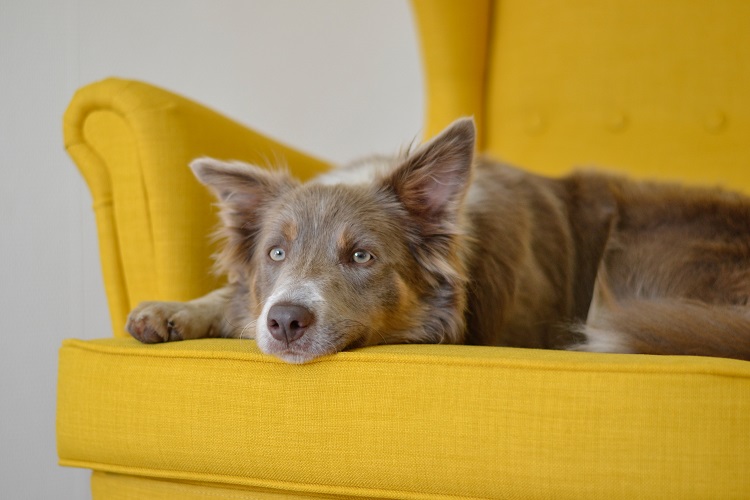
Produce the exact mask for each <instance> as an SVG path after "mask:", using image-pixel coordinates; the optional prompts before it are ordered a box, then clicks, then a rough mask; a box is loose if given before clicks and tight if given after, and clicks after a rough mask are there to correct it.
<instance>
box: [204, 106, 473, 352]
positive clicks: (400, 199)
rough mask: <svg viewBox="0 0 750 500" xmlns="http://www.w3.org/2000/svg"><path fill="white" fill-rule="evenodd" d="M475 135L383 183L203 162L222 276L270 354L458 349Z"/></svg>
mask: <svg viewBox="0 0 750 500" xmlns="http://www.w3.org/2000/svg"><path fill="white" fill-rule="evenodd" d="M474 136H475V132H474V124H473V121H472V120H470V119H464V120H459V121H457V122H455V123H454V124H452V125H451V126H450V127H448V128H447V129H446V130H445V131H444V132H443V133H441V134H440V135H439V136H438V137H436V138H435V139H433V140H432V141H431V142H429V143H427V144H425V145H423V146H421V147H420V148H418V149H417V150H416V151H414V152H413V153H411V154H409V155H408V156H406V157H405V158H403V159H400V160H397V161H395V162H394V165H393V166H392V167H391V168H389V169H386V170H385V171H383V172H382V173H380V174H378V175H375V176H374V179H373V180H370V181H367V182H361V183H353V184H334V185H327V184H324V183H316V182H314V181H313V182H310V183H307V184H301V183H299V182H298V181H296V180H295V179H293V178H292V177H290V176H289V175H288V174H286V173H284V172H280V171H269V170H265V169H261V168H258V167H254V166H250V165H246V164H240V163H222V162H218V161H216V160H212V159H200V160H196V161H195V162H193V164H192V168H193V170H194V172H195V174H196V176H197V177H198V179H199V180H200V181H202V182H203V183H204V184H206V185H207V186H208V187H210V188H211V189H212V190H213V192H214V193H215V194H216V196H217V197H218V198H219V201H220V207H221V217H222V221H223V229H222V232H223V235H224V236H225V237H226V243H225V246H224V249H223V250H222V252H221V254H220V255H219V260H218V262H219V265H220V267H221V268H222V270H223V271H224V272H227V273H229V274H230V276H232V277H233V279H234V280H237V281H239V282H240V283H241V284H242V285H243V287H245V288H246V289H247V290H248V293H247V299H246V300H247V302H246V304H244V307H245V308H246V310H247V315H248V317H249V318H250V319H251V320H254V321H255V322H256V323H255V324H256V328H255V330H256V340H257V342H258V346H259V347H260V349H261V350H262V351H264V352H266V353H269V354H273V355H276V356H278V357H280V358H282V359H284V360H286V361H288V362H293V363H303V362H306V361H309V360H311V359H313V358H316V357H318V356H321V355H325V354H331V353H334V352H338V351H341V350H344V349H348V348H352V347H360V346H367V345H375V344H383V343H403V342H429V343H437V342H458V341H460V340H461V338H462V336H463V329H464V318H463V309H464V306H465V291H464V288H465V286H464V285H465V283H464V281H465V271H464V269H463V259H462V258H461V256H460V252H461V240H462V238H464V235H463V234H462V229H461V226H462V224H461V221H462V204H463V198H464V195H465V193H466V190H467V188H468V185H469V182H470V177H471V168H472V158H473V150H474Z"/></svg>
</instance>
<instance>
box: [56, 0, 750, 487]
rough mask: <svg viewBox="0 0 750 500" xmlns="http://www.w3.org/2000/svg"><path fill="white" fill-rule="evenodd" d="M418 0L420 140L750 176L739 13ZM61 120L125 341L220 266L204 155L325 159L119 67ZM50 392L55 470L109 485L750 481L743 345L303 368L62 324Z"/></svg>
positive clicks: (746, 184)
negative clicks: (677, 352)
mask: <svg viewBox="0 0 750 500" xmlns="http://www.w3.org/2000/svg"><path fill="white" fill-rule="evenodd" d="M413 5H414V14H415V18H416V20H417V22H418V27H419V34H420V39H421V43H422V51H423V55H424V65H425V67H424V69H425V74H426V85H427V88H426V90H427V99H428V100H427V106H426V111H427V114H426V129H425V130H426V136H428V137H429V136H431V135H434V134H435V133H437V131H439V130H440V129H441V128H443V127H444V126H445V125H447V123H449V122H450V121H452V120H453V119H455V118H457V117H458V116H462V115H466V114H473V115H474V116H475V117H476V120H477V123H478V125H479V131H480V152H486V153H490V154H491V155H493V156H496V157H501V158H503V159H506V160H510V161H512V162H514V163H517V164H519V165H523V166H525V167H529V168H531V169H533V170H536V171H538V172H542V173H547V174H553V175H555V174H559V173H562V172H564V171H566V170H568V169H570V168H571V167H572V166H574V165H577V164H578V165H601V166H605V167H608V168H613V169H617V170H620V171H625V172H628V173H631V174H632V175H635V176H640V177H647V178H664V179H679V180H683V181H686V182H702V183H710V184H713V183H720V184H723V185H726V186H728V187H732V188H736V189H742V190H746V191H748V190H750V170H748V168H747V165H748V164H750V161H749V160H750V148H748V147H747V144H748V141H747V137H750V93H749V92H748V90H747V89H748V88H750V53H749V51H750V12H748V10H749V9H750V4H748V3H746V2H743V1H741V0H718V1H716V2H696V1H693V2H682V1H678V0H664V1H662V2H647V1H646V0H611V1H607V2H599V1H594V0H572V1H566V2H556V3H553V2H541V1H539V0H523V1H502V2H498V1H490V0H471V1H465V2H464V1H461V2H458V1H453V0H414V1H413ZM251 97H252V96H249V98H251ZM64 134H65V144H66V147H67V150H68V152H69V153H70V155H71V157H72V158H73V159H74V160H75V162H76V164H77V166H78V167H79V169H80V171H81V173H82V174H83V176H84V177H85V178H86V181H87V182H88V185H89V188H90V190H91V193H92V197H93V202H94V211H95V213H96V220H97V227H98V230H99V241H100V250H101V265H102V267H103V274H104V279H105V287H106V292H107V297H108V300H109V307H110V313H111V318H112V328H113V331H114V335H115V337H118V336H124V335H125V333H124V331H123V326H124V323H125V318H126V315H127V313H128V311H129V310H130V309H131V308H132V307H133V306H134V305H136V303H138V302H139V301H141V300H185V299H190V298H193V297H196V296H199V295H201V294H203V293H205V292H207V291H209V290H211V289H213V288H214V287H216V286H217V285H218V284H219V283H220V281H219V278H217V277H215V276H213V275H212V274H211V273H210V266H211V259H210V255H211V253H212V252H213V251H214V248H213V246H212V244H211V242H210V241H211V240H210V238H209V234H210V233H211V231H212V228H213V226H214V224H215V223H216V216H215V212H214V211H213V209H212V206H211V203H212V200H211V199H210V197H209V195H208V194H207V192H206V190H205V189H203V188H202V187H200V186H199V185H198V183H197V182H196V181H195V180H194V179H193V177H192V174H191V173H190V171H189V169H188V168H187V164H188V163H189V161H190V160H192V159H193V158H194V157H197V156H202V155H210V156H215V157H219V158H223V159H239V160H244V161H249V162H254V163H260V164H268V163H272V162H274V161H275V160H276V159H277V158H279V157H281V158H283V159H285V160H286V162H287V163H288V164H289V166H290V168H291V170H292V171H293V173H295V174H297V175H298V176H300V177H302V178H305V177H309V176H311V175H313V174H314V173H316V172H319V171H322V170H324V169H326V168H328V166H327V165H326V164H325V163H324V162H322V161H320V160H317V159H314V158H311V157H309V156H307V155H305V154H303V153H300V152H297V151H295V150H293V149H291V148H289V147H288V146H285V145H283V144H281V143H279V142H277V141H275V140H272V139H269V138H266V137H264V136H262V135H261V134H258V133H257V132H254V131H252V130H249V129H247V128H245V127H243V126H241V125H238V124H236V123H234V122H232V121H231V120H229V119H227V118H226V117H223V116H221V115H219V114H217V113H215V112H213V111H211V110H210V109H208V108H206V107H203V106H202V105H199V104H197V103H195V102H193V101H190V100H188V99H185V98H184V97H180V96H178V95H175V94H173V93H171V92H168V91H165V90H162V89H159V88H156V87H154V86H151V85H149V84H146V83H141V82H135V81H128V80H122V79H108V80H105V81H102V82H97V83H94V84H91V85H88V86H86V87H84V88H83V89H81V90H79V92H78V93H77V94H76V95H75V96H74V98H73V100H72V102H71V104H70V107H69V108H68V110H67V112H66V114H65V119H64ZM92 265H94V264H93V263H92ZM102 334H103V336H104V335H106V333H105V332H102ZM58 384H59V387H58V413H57V439H58V453H59V457H60V463H61V464H63V465H67V466H74V467H86V468H90V469H93V470H94V471H95V472H94V474H93V476H92V492H93V494H94V498H97V499H102V498H106V499H135V498H138V499H140V498H157V499H163V498H179V499H194V498H195V499H203V498H217V497H220V498H237V499H244V498H268V499H275V498H297V497H312V498H342V497H343V498H351V497H373V498H406V499H409V498H414V499H448V498H451V499H455V498H524V499H527V498H529V499H535V498H540V499H542V498H549V499H564V498H571V499H583V498H595V499H600V498H608V499H612V500H614V499H618V498H627V499H630V498H660V499H661V498H712V499H718V498H747V497H750V474H748V472H747V471H748V470H750V432H748V429H750V363H747V362H742V361H736V360H726V359H710V358H697V357H654V356H638V355H628V356H622V355H601V354H600V355H597V354H586V353H567V352H554V351H534V350H522V349H503V348H490V347H469V346H419V345H410V346H384V347H377V348H369V349H362V350H358V351H353V352H345V353H340V354H337V355H335V356H331V357H328V358H325V359H322V360H319V361H317V362H314V363H311V364H309V365H303V366H291V365H286V364H283V363H281V362H279V361H277V360H276V359H274V358H270V357H266V356H263V355H261V354H260V353H259V352H258V350H257V347H256V345H255V343H254V342H253V341H250V340H199V341H187V342H178V343H172V344H166V345H141V344H138V343H137V342H136V341H134V340H132V339H129V338H114V339H113V338H109V339H102V340H95V341H79V340H68V341H66V342H65V343H64V344H63V346H62V349H61V351H60V365H59V379H58Z"/></svg>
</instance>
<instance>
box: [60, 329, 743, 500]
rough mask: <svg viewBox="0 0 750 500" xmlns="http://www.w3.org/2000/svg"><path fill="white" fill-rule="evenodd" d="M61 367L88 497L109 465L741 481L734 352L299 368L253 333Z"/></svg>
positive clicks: (190, 477) (389, 359)
mask: <svg viewBox="0 0 750 500" xmlns="http://www.w3.org/2000/svg"><path fill="white" fill-rule="evenodd" d="M58 383H59V388H58V421H57V426H58V429H57V436H58V452H59V456H60V462H61V464H63V465H68V466H77V467H86V468H91V469H93V470H94V471H95V475H94V493H95V498H97V495H96V491H97V485H98V487H99V488H105V487H106V485H107V484H108V483H107V482H108V481H110V482H111V481H113V479H112V478H117V477H119V476H121V477H123V478H126V477H130V476H138V477H140V478H141V479H138V481H146V482H148V481H149V480H153V481H161V483H159V484H162V485H163V486H164V487H165V488H167V487H174V485H176V484H178V483H181V482H184V483H185V484H191V485H195V484H199V485H200V488H210V487H211V486H212V485H213V486H215V487H219V488H227V487H229V488H234V489H236V490H239V491H242V490H256V491H266V492H271V493H268V494H269V495H270V494H272V492H287V493H290V494H292V493H294V494H299V495H340V496H346V497H376V498H420V499H422V498H424V499H436V498H447V497H451V498H455V497H459V498H532V497H533V498H553V497H554V498H603V497H605V495H606V497H607V498H635V497H638V498H722V497H741V496H743V495H747V493H748V491H750V475H749V474H747V471H748V470H750V453H748V450H750V432H748V429H750V363H747V362H743V361H736V360H727V359H717V358H699V357H668V356H664V357H659V356H642V355H612V354H591V353H572V352H560V351H537V350H525V349H510V348H492V347H474V346H446V345H397V346H382V347H372V348H366V349H360V350H356V351H352V352H344V353H339V354H337V355H335V356H330V357H327V358H323V359H320V360H318V361H316V362H312V363H309V364H306V365H301V366H294V365H288V364H284V363H282V362H280V361H278V360H276V359H275V358H271V357H268V356H265V355H263V354H262V353H260V352H259V350H258V349H257V346H256V345H255V343H254V342H253V341H249V340H225V339H211V340H194V341H185V342H174V343H169V344H162V345H143V344H140V343H138V342H136V341H134V340H132V339H102V340H92V341H80V340H68V341H66V342H65V343H64V344H63V346H62V348H61V352H60V366H59V382H58ZM130 481H131V482H132V480H130ZM115 484H116V483H115ZM131 486H132V485H131ZM532 487H533V490H532ZM196 488H197V486H196ZM175 491H177V490H175ZM613 493H614V494H613ZM237 497H238V498H244V497H242V496H239V495H238V496H237ZM118 498H119V497H118ZM122 498H126V497H124V496H123V497H122ZM191 498H192V497H191ZM196 498H198V496H196Z"/></svg>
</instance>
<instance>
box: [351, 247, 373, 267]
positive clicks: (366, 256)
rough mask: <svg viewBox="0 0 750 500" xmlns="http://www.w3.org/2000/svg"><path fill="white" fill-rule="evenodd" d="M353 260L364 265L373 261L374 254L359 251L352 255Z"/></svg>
mask: <svg viewBox="0 0 750 500" xmlns="http://www.w3.org/2000/svg"><path fill="white" fill-rule="evenodd" d="M352 260H353V261H354V262H355V263H357V264H364V263H365V262H369V261H370V260H372V254H371V253H370V252H368V251H366V250H357V251H356V252H354V253H353V254H352Z"/></svg>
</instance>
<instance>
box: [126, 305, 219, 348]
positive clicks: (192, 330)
mask: <svg viewBox="0 0 750 500" xmlns="http://www.w3.org/2000/svg"><path fill="white" fill-rule="evenodd" d="M193 313H194V311H193V307H191V304H189V303H186V302H141V303H140V304H138V307H136V308H135V309H133V311H131V313H130V314H129V315H128V321H127V324H126V325H125V329H126V330H127V331H128V333H130V335H132V336H133V337H135V338H136V339H138V340H140V341H141V342H143V343H145V344H156V343H159V342H169V341H173V340H184V339H190V338H198V337H200V336H205V335H200V334H199V332H198V331H197V330H198V329H199V328H200V327H201V326H203V323H205V321H201V318H199V317H196V315H195V314H193Z"/></svg>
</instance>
